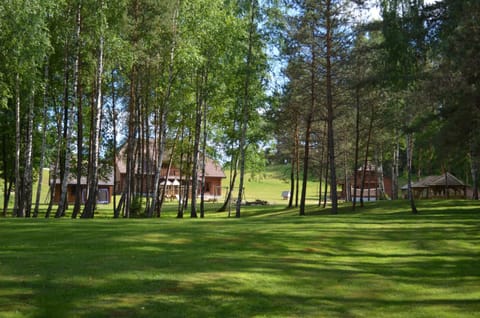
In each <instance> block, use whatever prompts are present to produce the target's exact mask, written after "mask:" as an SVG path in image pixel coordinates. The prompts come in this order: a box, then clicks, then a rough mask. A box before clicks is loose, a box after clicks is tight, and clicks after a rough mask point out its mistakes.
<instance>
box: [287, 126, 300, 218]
mask: <svg viewBox="0 0 480 318" xmlns="http://www.w3.org/2000/svg"><path fill="white" fill-rule="evenodd" d="M297 133H298V129H297V125H296V124H295V130H294V137H293V140H294V141H293V151H292V162H291V164H290V195H289V197H288V206H287V207H288V208H289V209H291V208H292V207H293V197H294V192H295V169H296V165H297V162H296V157H297V143H296V141H297V140H296V139H297Z"/></svg>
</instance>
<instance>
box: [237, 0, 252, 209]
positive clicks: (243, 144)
mask: <svg viewBox="0 0 480 318" xmlns="http://www.w3.org/2000/svg"><path fill="white" fill-rule="evenodd" d="M256 10H257V0H251V1H250V25H249V31H248V53H247V56H246V65H245V68H246V73H245V81H244V83H243V85H244V87H243V102H242V120H241V122H240V127H241V135H240V144H239V148H240V180H239V186H238V197H237V204H236V206H235V217H236V218H239V217H240V215H241V214H240V211H241V207H242V199H243V196H244V193H243V191H244V179H245V160H246V159H245V154H246V150H247V149H246V148H247V130H248V120H249V117H250V110H249V108H250V107H249V104H250V73H251V72H250V69H251V67H252V59H253V33H254V32H255V14H256Z"/></svg>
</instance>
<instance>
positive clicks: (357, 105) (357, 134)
mask: <svg viewBox="0 0 480 318" xmlns="http://www.w3.org/2000/svg"><path fill="white" fill-rule="evenodd" d="M359 153H360V88H359V87H358V85H357V87H355V158H354V163H353V196H352V210H353V211H355V207H356V205H357V187H358V184H357V173H358V157H359Z"/></svg>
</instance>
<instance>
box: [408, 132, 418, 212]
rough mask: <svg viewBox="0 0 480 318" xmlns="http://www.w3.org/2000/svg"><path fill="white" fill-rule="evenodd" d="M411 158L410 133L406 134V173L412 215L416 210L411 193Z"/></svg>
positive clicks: (411, 143) (411, 144) (411, 142)
mask: <svg viewBox="0 0 480 318" xmlns="http://www.w3.org/2000/svg"><path fill="white" fill-rule="evenodd" d="M412 158H413V136H412V133H408V134H407V171H408V199H409V201H410V208H411V210H412V213H413V214H417V213H418V210H417V207H416V206H415V198H414V195H413V191H412Z"/></svg>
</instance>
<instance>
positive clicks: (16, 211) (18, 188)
mask: <svg viewBox="0 0 480 318" xmlns="http://www.w3.org/2000/svg"><path fill="white" fill-rule="evenodd" d="M20 116H21V113H20V75H19V74H18V73H17V75H16V77H15V203H14V207H13V216H17V217H23V216H24V213H23V209H21V208H20V206H21V202H22V200H23V195H22V194H23V191H22V184H21V177H20V154H21V148H22V141H21V131H20V130H21V128H22V127H21V119H20Z"/></svg>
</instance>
